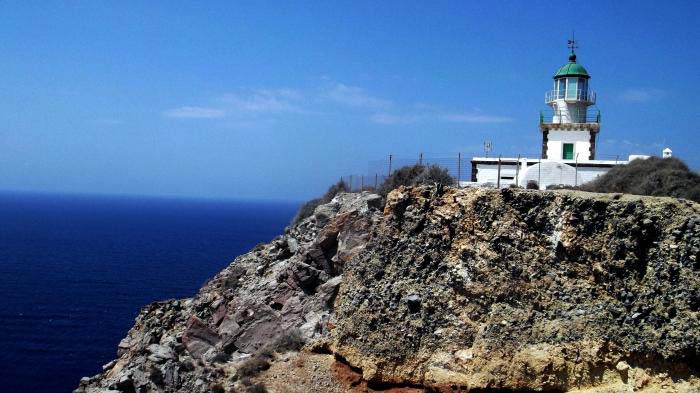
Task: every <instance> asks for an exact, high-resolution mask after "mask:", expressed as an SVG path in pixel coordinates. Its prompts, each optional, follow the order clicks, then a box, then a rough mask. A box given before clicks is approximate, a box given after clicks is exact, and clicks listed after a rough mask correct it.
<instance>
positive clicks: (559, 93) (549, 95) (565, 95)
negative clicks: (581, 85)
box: [544, 89, 596, 104]
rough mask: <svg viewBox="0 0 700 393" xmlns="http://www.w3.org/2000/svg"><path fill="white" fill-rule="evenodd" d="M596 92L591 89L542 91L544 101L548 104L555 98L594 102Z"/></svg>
mask: <svg viewBox="0 0 700 393" xmlns="http://www.w3.org/2000/svg"><path fill="white" fill-rule="evenodd" d="M595 99H596V94H595V92H594V91H591V90H581V89H579V90H566V91H565V90H550V91H548V92H545V93H544V102H545V103H546V104H550V103H552V102H554V101H556V100H564V101H583V102H587V103H589V104H595Z"/></svg>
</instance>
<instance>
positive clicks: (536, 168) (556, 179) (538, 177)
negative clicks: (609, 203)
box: [476, 159, 624, 189]
mask: <svg viewBox="0 0 700 393" xmlns="http://www.w3.org/2000/svg"><path fill="white" fill-rule="evenodd" d="M513 161H514V160H513ZM527 162H528V160H527V159H521V165H520V169H519V170H518V169H517V165H516V164H515V162H512V161H511V162H510V163H502V164H501V182H500V184H501V187H508V186H509V185H511V184H516V178H517V184H518V185H519V186H521V187H526V186H527V182H528V181H530V180H534V181H536V182H537V183H538V185H539V186H540V189H546V188H547V186H550V185H559V184H564V185H570V186H573V185H581V184H583V183H587V182H589V181H592V180H594V179H595V178H597V177H598V176H600V175H602V174H604V173H606V172H607V171H609V170H610V168H611V167H612V166H614V165H613V164H608V165H610V166H600V164H599V163H600V161H596V162H594V163H590V166H586V165H585V164H581V163H579V164H578V165H574V164H573V163H570V164H566V163H563V162H561V161H560V160H541V161H540V163H539V164H534V165H529V166H528V165H527ZM530 163H532V160H530ZM623 163H624V162H620V164H623ZM476 170H477V174H476V183H477V184H486V183H490V184H492V185H494V186H495V185H496V184H498V163H497V162H493V163H476Z"/></svg>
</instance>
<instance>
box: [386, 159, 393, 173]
mask: <svg viewBox="0 0 700 393" xmlns="http://www.w3.org/2000/svg"><path fill="white" fill-rule="evenodd" d="M391 159H392V155H391V154H389V173H388V174H387V176H391Z"/></svg>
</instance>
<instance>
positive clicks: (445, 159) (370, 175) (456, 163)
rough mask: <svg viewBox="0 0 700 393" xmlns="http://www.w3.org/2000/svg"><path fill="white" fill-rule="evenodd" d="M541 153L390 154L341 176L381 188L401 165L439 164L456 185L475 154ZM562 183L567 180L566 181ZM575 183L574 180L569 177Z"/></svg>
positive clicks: (360, 186)
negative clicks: (360, 169) (359, 170)
mask: <svg viewBox="0 0 700 393" xmlns="http://www.w3.org/2000/svg"><path fill="white" fill-rule="evenodd" d="M540 156H541V152H534V151H525V152H521V153H520V154H507V155H506V154H503V155H501V154H484V153H483V152H482V153H480V154H472V153H459V152H458V153H453V154H430V153H418V154H416V155H415V156H403V155H395V154H390V155H387V157H386V158H384V159H381V160H372V161H369V162H368V165H367V170H366V172H364V173H362V172H359V173H353V174H346V175H343V176H342V177H341V179H342V180H343V182H345V184H346V185H347V186H348V187H349V188H350V189H351V191H374V190H376V189H378V188H379V187H381V185H382V184H383V183H384V181H385V180H386V179H387V177H388V176H389V175H390V174H392V173H393V172H394V171H396V170H397V169H399V168H402V167H405V166H412V165H416V164H419V165H424V166H432V165H437V166H439V167H441V168H443V169H445V170H447V172H448V173H449V174H450V176H452V179H453V182H454V184H455V185H459V184H460V183H462V184H464V182H469V181H471V180H472V170H473V169H472V158H474V157H487V158H492V159H498V158H499V157H503V158H504V159H505V158H508V159H511V160H512V159H513V158H515V159H518V161H520V159H521V158H527V160H528V161H529V162H532V161H533V160H538V157H540ZM595 159H596V160H606V161H611V162H615V163H617V162H621V161H626V160H627V157H626V156H620V155H611V154H597V155H596V157H595ZM581 162H583V161H578V160H576V159H574V160H570V162H568V161H565V163H568V164H570V165H571V166H574V167H575V166H576V165H577V164H578V163H581ZM562 182H564V181H563V180H562ZM567 182H569V183H571V181H569V180H567Z"/></svg>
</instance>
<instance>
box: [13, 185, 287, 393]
mask: <svg viewBox="0 0 700 393" xmlns="http://www.w3.org/2000/svg"><path fill="white" fill-rule="evenodd" d="M297 207H298V203H294V202H250V201H209V200H186V199H167V198H132V197H105V196H75V195H48V194H26V193H0V391H2V392H8V393H14V392H17V393H24V392H31V393H43V392H51V393H56V392H70V391H71V390H73V389H74V388H75V387H77V385H78V381H79V380H80V378H81V377H83V376H88V375H94V374H96V373H98V372H99V371H101V366H102V365H103V364H105V363H107V362H108V361H110V360H111V359H114V358H115V357H116V349H117V344H118V343H119V341H120V340H121V339H122V338H123V337H124V336H125V335H126V333H127V331H128V329H129V328H130V327H131V326H132V324H133V322H134V318H135V317H136V315H137V314H138V312H139V309H140V308H141V307H142V306H144V305H146V304H147V303H150V302H153V301H156V300H164V299H168V298H181V297H189V296H192V295H194V294H195V293H196V292H197V290H198V289H199V288H200V287H201V286H202V284H204V283H205V282H206V280H207V279H208V278H210V277H212V276H213V275H215V274H216V273H217V272H218V271H220V270H221V269H223V268H224V267H226V266H227V265H228V264H229V263H230V262H231V261H232V260H233V259H234V257H236V256H237V255H240V254H242V253H244V252H246V251H248V250H249V249H251V248H252V247H254V246H255V245H256V244H257V243H260V242H266V241H269V240H270V239H272V238H273V237H275V236H277V235H279V234H281V233H282V232H283V230H284V227H285V226H286V225H287V224H288V223H289V221H290V219H291V218H292V216H293V215H294V213H295V211H296V209H297Z"/></svg>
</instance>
